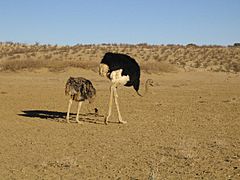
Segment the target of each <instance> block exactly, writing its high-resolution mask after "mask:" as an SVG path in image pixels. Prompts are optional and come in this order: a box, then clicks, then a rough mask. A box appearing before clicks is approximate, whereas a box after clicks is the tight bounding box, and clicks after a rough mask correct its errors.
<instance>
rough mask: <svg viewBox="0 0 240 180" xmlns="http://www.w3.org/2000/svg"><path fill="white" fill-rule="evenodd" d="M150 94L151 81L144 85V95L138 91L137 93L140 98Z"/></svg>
mask: <svg viewBox="0 0 240 180" xmlns="http://www.w3.org/2000/svg"><path fill="white" fill-rule="evenodd" d="M148 92H149V79H148V80H147V81H146V82H145V84H144V92H143V94H140V93H139V92H138V91H137V94H138V95H139V96H145V95H146V94H147V93H148Z"/></svg>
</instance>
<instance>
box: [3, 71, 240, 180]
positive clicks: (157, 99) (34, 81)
mask: <svg viewBox="0 0 240 180" xmlns="http://www.w3.org/2000/svg"><path fill="white" fill-rule="evenodd" d="M70 76H73V77H78V76H82V77H86V78H88V79H90V80H91V81H92V82H93V84H94V86H95V88H96V89H97V97H96V100H95V102H94V104H91V105H90V106H89V104H88V103H87V102H86V103H83V106H82V109H81V112H80V120H81V121H82V122H83V124H77V123H75V116H76V107H77V104H76V103H75V104H73V108H72V114H71V123H66V121H65V117H66V112H67V106H68V99H69V97H66V96H65V95H64V86H65V83H66V81H67V79H68V78H69V77H70ZM148 78H151V79H153V80H154V86H153V87H151V89H150V91H149V93H148V94H146V95H145V96H144V97H139V96H138V95H137V94H136V93H135V92H134V90H133V88H127V87H120V88H118V94H119V104H120V110H121V113H122V116H123V119H124V120H126V121H127V122H128V123H127V124H118V123H117V122H118V121H117V111H116V107H115V106H114V108H113V114H112V116H111V118H110V123H109V124H108V125H105V124H104V116H105V115H106V113H107V109H108V99H109V85H110V82H109V81H108V80H107V79H104V78H103V77H100V76H99V75H98V73H97V72H95V71H92V70H86V69H81V68H71V67H69V68H66V69H65V70H62V71H57V72H54V71H50V70H49V69H47V68H40V69H32V70H28V69H23V70H19V71H14V72H13V71H2V72H0V103H1V106H0V124H1V125H0V137H1V143H0V162H1V163H0V177H1V179H132V180H133V179H240V130H239V129H240V75H239V73H235V74H233V73H225V72H195V71H191V72H184V71H178V72H168V73H164V72H163V73H157V74H156V73H142V75H141V80H142V84H141V89H140V91H141V92H142V91H143V86H144V81H145V80H146V79H148ZM95 107H97V108H98V109H99V114H98V115H97V116H95V115H94V114H93V112H92V111H91V110H92V109H93V108H95ZM89 109H90V110H89Z"/></svg>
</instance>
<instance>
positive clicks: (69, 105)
mask: <svg viewBox="0 0 240 180" xmlns="http://www.w3.org/2000/svg"><path fill="white" fill-rule="evenodd" d="M71 106H72V99H70V100H69V103H68V112H67V118H66V119H67V123H69V114H70V110H71Z"/></svg>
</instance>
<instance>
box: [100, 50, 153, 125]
mask: <svg viewBox="0 0 240 180" xmlns="http://www.w3.org/2000/svg"><path fill="white" fill-rule="evenodd" d="M99 74H100V75H101V76H103V77H107V78H109V79H110V80H111V82H112V84H111V86H110V99H109V108H108V115H107V117H106V118H105V124H107V122H108V119H109V117H110V116H111V112H112V100H113V97H114V101H115V104H116V107H117V112H118V120H119V123H123V124H125V123H127V122H126V121H123V120H122V116H121V113H120V109H119V104H118V94H117V87H118V86H119V85H124V86H133V88H134V89H135V91H136V92H137V94H138V95H139V96H142V95H141V94H139V92H138V90H139V85H140V67H139V65H138V63H137V62H136V61H135V59H133V58H131V57H130V56H128V55H126V54H119V53H111V52H108V53H106V54H105V55H104V57H103V59H102V61H101V62H100V66H99ZM152 83H153V82H152V80H147V82H146V84H145V85H146V86H145V90H147V88H146V87H147V85H152ZM145 92H146V91H145Z"/></svg>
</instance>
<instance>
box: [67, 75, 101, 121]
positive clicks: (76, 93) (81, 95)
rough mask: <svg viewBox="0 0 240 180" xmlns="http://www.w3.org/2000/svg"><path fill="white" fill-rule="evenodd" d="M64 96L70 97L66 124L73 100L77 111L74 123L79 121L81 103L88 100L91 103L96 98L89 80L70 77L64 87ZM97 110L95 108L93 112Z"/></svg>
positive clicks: (94, 90)
mask: <svg viewBox="0 0 240 180" xmlns="http://www.w3.org/2000/svg"><path fill="white" fill-rule="evenodd" d="M65 95H68V96H70V100H69V104H68V112H67V117H66V119H67V122H68V123H69V115H70V110H71V106H72V102H73V100H74V101H76V102H78V110H77V116H76V121H77V123H80V121H79V112H80V109H81V106H82V103H83V101H85V100H88V101H89V103H91V102H92V101H93V100H94V98H95V97H96V89H95V88H94V87H93V84H92V83H91V81H90V80H88V79H85V78H83V77H70V78H69V79H68V80H67V83H66V86H65ZM96 110H97V109H96V108H95V111H96Z"/></svg>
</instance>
